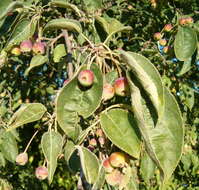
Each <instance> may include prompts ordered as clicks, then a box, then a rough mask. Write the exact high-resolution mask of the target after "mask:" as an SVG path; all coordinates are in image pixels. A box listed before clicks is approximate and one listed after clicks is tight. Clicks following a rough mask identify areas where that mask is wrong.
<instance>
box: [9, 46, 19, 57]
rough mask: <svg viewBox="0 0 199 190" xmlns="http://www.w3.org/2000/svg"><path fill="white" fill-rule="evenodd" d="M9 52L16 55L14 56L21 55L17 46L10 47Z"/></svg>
mask: <svg viewBox="0 0 199 190" xmlns="http://www.w3.org/2000/svg"><path fill="white" fill-rule="evenodd" d="M11 54H13V55H16V56H19V55H21V50H20V48H19V47H14V48H12V50H11Z"/></svg>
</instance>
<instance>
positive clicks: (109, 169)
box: [103, 158, 114, 173]
mask: <svg viewBox="0 0 199 190" xmlns="http://www.w3.org/2000/svg"><path fill="white" fill-rule="evenodd" d="M103 166H104V170H105V172H107V173H111V172H112V171H113V170H114V168H113V167H112V166H111V164H110V160H109V158H106V159H105V160H104V161H103Z"/></svg>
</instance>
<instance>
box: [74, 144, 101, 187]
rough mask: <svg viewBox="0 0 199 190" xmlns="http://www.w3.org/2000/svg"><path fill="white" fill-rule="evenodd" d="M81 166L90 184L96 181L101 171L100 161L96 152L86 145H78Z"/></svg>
mask: <svg viewBox="0 0 199 190" xmlns="http://www.w3.org/2000/svg"><path fill="white" fill-rule="evenodd" d="M77 149H78V152H79V156H80V161H81V167H82V170H83V173H84V176H85V178H86V181H87V182H88V183H90V184H94V183H96V181H97V179H98V175H99V171H100V163H99V160H98V158H97V157H96V155H95V154H94V153H92V152H91V151H90V150H88V149H87V148H85V147H81V146H77Z"/></svg>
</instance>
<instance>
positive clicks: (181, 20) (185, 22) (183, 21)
mask: <svg viewBox="0 0 199 190" xmlns="http://www.w3.org/2000/svg"><path fill="white" fill-rule="evenodd" d="M179 24H180V25H181V26H184V25H186V24H187V20H186V18H180V20H179Z"/></svg>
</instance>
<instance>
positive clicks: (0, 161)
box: [0, 145, 6, 167]
mask: <svg viewBox="0 0 199 190" xmlns="http://www.w3.org/2000/svg"><path fill="white" fill-rule="evenodd" d="M0 146H1V145H0ZM5 165H6V160H5V158H4V156H3V153H2V152H0V167H5Z"/></svg>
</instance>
